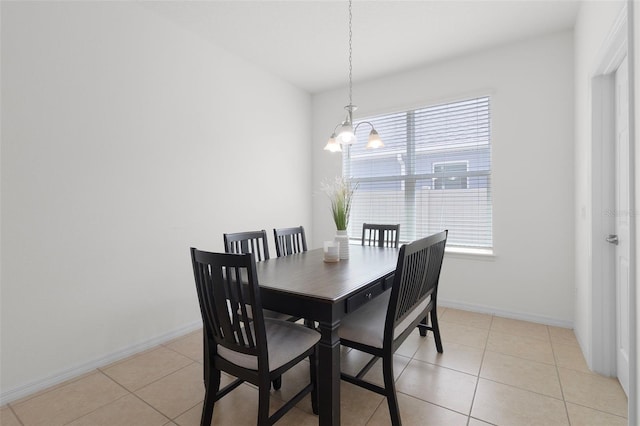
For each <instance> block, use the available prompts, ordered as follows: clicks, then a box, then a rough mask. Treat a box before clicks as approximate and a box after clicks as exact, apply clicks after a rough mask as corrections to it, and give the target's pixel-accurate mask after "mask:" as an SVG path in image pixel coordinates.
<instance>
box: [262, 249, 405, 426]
mask: <svg viewBox="0 0 640 426" xmlns="http://www.w3.org/2000/svg"><path fill="white" fill-rule="evenodd" d="M398 252H399V249H396V248H386V247H372V246H361V245H350V246H349V258H348V259H342V260H340V261H339V262H324V250H323V249H321V248H320V249H314V250H309V251H306V252H302V253H298V254H293V255H289V256H284V257H279V258H274V259H268V260H265V261H262V262H257V263H256V272H257V275H258V283H259V285H260V295H261V299H262V306H263V308H266V309H271V310H274V311H278V312H282V313H285V314H289V315H294V316H297V317H301V318H305V319H306V320H311V321H315V322H316V323H317V324H318V328H319V331H320V335H321V337H320V342H319V343H318V356H317V358H318V382H317V385H318V411H319V413H318V416H319V419H318V420H319V424H320V425H323V426H327V425H332V426H335V425H339V424H340V338H339V337H338V328H339V327H340V321H341V320H342V318H344V316H345V315H347V314H348V313H350V312H353V311H354V310H356V309H358V308H359V307H361V306H362V305H364V304H365V303H367V302H369V301H370V300H372V299H373V298H374V297H377V296H379V295H380V294H382V293H383V292H384V291H385V290H387V289H389V288H391V285H392V283H393V276H394V272H395V269H396V263H397V260H398Z"/></svg>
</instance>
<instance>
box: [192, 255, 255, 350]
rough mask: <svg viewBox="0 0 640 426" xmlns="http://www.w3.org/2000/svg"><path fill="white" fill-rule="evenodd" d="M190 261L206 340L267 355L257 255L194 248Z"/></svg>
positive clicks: (230, 348)
mask: <svg viewBox="0 0 640 426" xmlns="http://www.w3.org/2000/svg"><path fill="white" fill-rule="evenodd" d="M191 261H192V263H193V275H194V277H195V282H196V290H197V292H198V301H199V302H200V312H201V314H202V322H203V325H204V333H205V337H206V338H207V340H208V341H211V342H215V343H216V344H218V345H222V346H224V347H226V348H228V349H229V350H232V351H235V352H240V353H244V354H248V355H253V356H258V357H259V358H260V357H262V356H265V357H266V348H267V343H266V332H265V325H264V316H263V314H262V303H261V300H260V290H259V288H258V278H257V275H256V265H255V257H254V255H253V254H252V253H249V254H228V253H210V252H205V251H199V250H197V249H195V248H191ZM250 310H251V311H252V312H249V311H250ZM212 347H215V345H213V346H212ZM214 350H215V349H214ZM258 362H260V361H258Z"/></svg>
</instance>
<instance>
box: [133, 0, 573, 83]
mask: <svg viewBox="0 0 640 426" xmlns="http://www.w3.org/2000/svg"><path fill="white" fill-rule="evenodd" d="M142 4H143V5H144V7H146V8H149V9H151V10H153V11H155V12H157V13H159V14H161V15H163V16H164V17H165V18H167V19H169V20H171V21H173V22H175V23H176V24H178V25H180V26H182V27H185V28H187V29H189V30H191V31H193V32H195V33H197V34H199V35H201V36H202V37H204V38H206V39H208V40H211V42H212V43H215V44H216V45H217V46H219V47H221V48H223V49H225V50H228V51H232V52H234V53H235V54H236V55H238V56H240V57H242V58H244V59H245V60H247V61H249V62H251V63H254V64H256V65H258V66H260V67H262V68H265V69H267V70H269V71H271V72H273V73H274V74H276V75H278V76H280V77H282V78H284V79H285V80H287V81H289V82H291V83H292V84H294V85H296V86H298V87H300V88H302V89H304V90H307V91H309V92H311V93H314V92H318V91H322V90H326V89H330V88H334V87H339V86H344V85H345V84H346V83H347V81H348V69H349V68H348V2H347V1H346V0H341V1H337V0H316V1H305V0H288V1H284V0H281V1H265V0H263V1H238V0H235V1H220V0H212V1H163V2H144V3H142ZM578 9H579V1H578V0H551V1H547V0H499V1H494V0H467V1H458V0H422V1H419V0H414V1H401V0H386V1H382V0H369V1H365V0H355V1H354V3H353V80H354V81H361V80H368V79H372V78H376V77H379V76H383V75H386V74H390V73H394V72H398V71H401V70H406V69H410V68H414V67H418V66H420V65H424V64H428V63H433V62H436V61H442V60H444V59H447V58H452V57H456V56H460V55H465V54H468V53H470V52H473V51H477V50H480V49H486V48H489V47H493V46H497V45H500V44H505V43H509V42H512V41H517V40H522V39H526V38H530V37H535V36H538V35H542V34H546V33H552V32H557V31H561V30H565V29H571V28H573V25H574V22H575V19H576V15H577V12H578Z"/></svg>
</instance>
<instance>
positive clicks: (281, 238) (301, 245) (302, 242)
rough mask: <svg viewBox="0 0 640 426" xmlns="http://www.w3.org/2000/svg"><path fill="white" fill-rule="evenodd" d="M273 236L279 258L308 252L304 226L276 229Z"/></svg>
mask: <svg viewBox="0 0 640 426" xmlns="http://www.w3.org/2000/svg"><path fill="white" fill-rule="evenodd" d="M273 236H274V238H275V240H276V255H277V256H278V257H282V256H289V255H290V254H295V253H300V252H303V251H307V238H306V237H305V235H304V228H303V227H302V226H297V227H295V228H280V229H274V230H273Z"/></svg>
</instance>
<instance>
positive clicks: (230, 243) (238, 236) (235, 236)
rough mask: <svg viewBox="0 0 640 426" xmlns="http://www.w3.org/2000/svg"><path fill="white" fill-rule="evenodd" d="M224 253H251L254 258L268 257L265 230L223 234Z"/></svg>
mask: <svg viewBox="0 0 640 426" xmlns="http://www.w3.org/2000/svg"><path fill="white" fill-rule="evenodd" d="M223 238H224V251H225V252H226V253H253V254H254V255H255V257H256V260H258V261H262V260H268V259H269V242H268V240H267V231H265V230H264V229H263V230H262V231H248V232H234V233H230V234H223Z"/></svg>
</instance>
